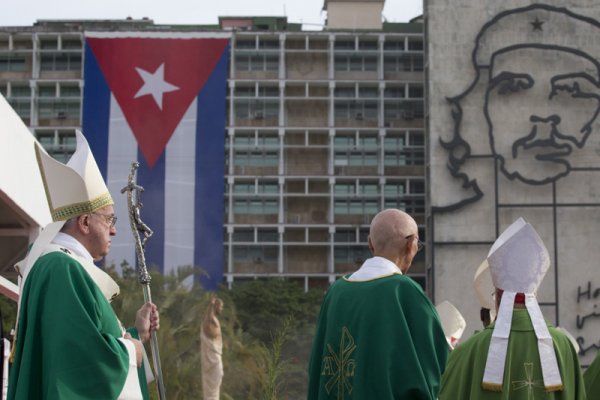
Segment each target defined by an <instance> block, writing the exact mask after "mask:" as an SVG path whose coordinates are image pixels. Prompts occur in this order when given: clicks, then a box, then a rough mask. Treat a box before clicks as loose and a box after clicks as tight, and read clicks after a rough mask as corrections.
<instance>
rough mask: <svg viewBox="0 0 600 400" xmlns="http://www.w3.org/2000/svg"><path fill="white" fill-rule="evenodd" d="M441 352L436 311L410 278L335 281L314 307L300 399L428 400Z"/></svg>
mask: <svg viewBox="0 0 600 400" xmlns="http://www.w3.org/2000/svg"><path fill="white" fill-rule="evenodd" d="M448 351H449V347H448V342H446V338H445V336H444V332H443V330H442V326H441V324H440V321H439V317H438V315H437V312H436V311H435V308H434V307H433V305H432V304H431V302H430V301H429V299H428V298H427V297H426V296H425V293H423V290H422V289H421V287H420V286H419V285H418V284H417V283H415V282H414V281H413V280H412V279H410V278H408V277H406V276H403V275H399V274H395V275H390V276H385V277H381V278H377V279H373V280H369V281H348V280H347V279H346V278H342V279H339V280H337V281H336V282H335V283H334V284H333V285H332V286H331V288H330V289H329V291H328V292H327V294H326V295H325V299H324V300H323V305H322V306H321V312H320V315H319V320H318V324H317V329H316V334H315V338H314V341H313V348H312V354H311V360H310V363H309V387H308V399H311V400H312V399H338V400H340V399H377V400H386V399H410V400H419V399H435V398H436V396H437V393H438V391H439V387H440V377H441V374H442V373H443V372H444V367H445V366H446V360H447V357H448Z"/></svg>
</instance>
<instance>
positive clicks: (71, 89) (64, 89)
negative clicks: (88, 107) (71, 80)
mask: <svg viewBox="0 0 600 400" xmlns="http://www.w3.org/2000/svg"><path fill="white" fill-rule="evenodd" d="M80 96H81V91H80V89H79V86H61V88H60V97H80Z"/></svg>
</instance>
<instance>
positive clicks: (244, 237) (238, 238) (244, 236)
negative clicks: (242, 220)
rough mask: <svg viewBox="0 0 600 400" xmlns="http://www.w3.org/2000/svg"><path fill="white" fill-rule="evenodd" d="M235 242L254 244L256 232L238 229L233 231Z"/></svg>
mask: <svg viewBox="0 0 600 400" xmlns="http://www.w3.org/2000/svg"><path fill="white" fill-rule="evenodd" d="M233 241H234V242H254V230H253V229H244V228H236V230H235V231H233Z"/></svg>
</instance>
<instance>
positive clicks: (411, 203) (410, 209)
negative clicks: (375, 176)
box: [384, 196, 425, 215]
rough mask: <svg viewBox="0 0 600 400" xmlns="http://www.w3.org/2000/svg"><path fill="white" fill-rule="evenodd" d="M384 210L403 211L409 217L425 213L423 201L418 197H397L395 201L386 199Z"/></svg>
mask: <svg viewBox="0 0 600 400" xmlns="http://www.w3.org/2000/svg"><path fill="white" fill-rule="evenodd" d="M384 208H397V209H399V210H403V211H405V212H407V213H408V214H410V215H418V214H424V213H425V199H424V198H423V197H422V196H419V197H408V196H404V197H398V198H395V199H392V198H386V199H385V200H384Z"/></svg>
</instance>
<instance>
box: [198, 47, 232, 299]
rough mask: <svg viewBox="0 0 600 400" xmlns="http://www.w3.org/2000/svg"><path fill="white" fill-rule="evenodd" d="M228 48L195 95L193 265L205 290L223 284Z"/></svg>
mask: <svg viewBox="0 0 600 400" xmlns="http://www.w3.org/2000/svg"><path fill="white" fill-rule="evenodd" d="M228 64H229V45H228V46H227V47H226V48H225V49H224V51H223V54H222V55H221V58H220V60H219V62H218V64H217V65H216V67H215V69H214V70H213V72H212V74H211V76H210V78H209V79H208V80H207V82H206V83H205V84H204V87H203V88H202V90H201V91H200V94H199V95H198V116H197V120H196V126H197V140H196V193H195V226H196V228H195V233H194V234H195V238H196V239H195V242H196V243H195V246H194V264H195V265H196V266H198V267H200V268H202V269H203V270H204V271H206V272H207V273H208V277H206V276H204V275H202V276H200V282H201V283H202V285H203V287H204V288H205V289H207V290H215V289H217V287H218V285H219V284H221V283H222V282H223V209H224V204H223V202H224V190H225V187H224V186H225V185H224V173H225V166H224V163H225V159H224V157H225V117H226V115H225V106H226V97H225V96H226V87H227V73H228Z"/></svg>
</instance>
